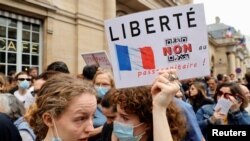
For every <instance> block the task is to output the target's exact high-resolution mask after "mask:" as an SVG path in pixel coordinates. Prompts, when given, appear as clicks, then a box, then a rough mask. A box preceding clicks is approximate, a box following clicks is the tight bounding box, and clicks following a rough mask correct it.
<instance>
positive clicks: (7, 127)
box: [0, 112, 22, 141]
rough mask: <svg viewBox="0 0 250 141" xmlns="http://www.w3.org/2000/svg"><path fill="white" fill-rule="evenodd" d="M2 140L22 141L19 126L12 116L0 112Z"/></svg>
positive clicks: (0, 140)
mask: <svg viewBox="0 0 250 141" xmlns="http://www.w3.org/2000/svg"><path fill="white" fill-rule="evenodd" d="M0 141H22V138H21V136H20V134H19V131H18V129H17V127H16V126H15V125H14V124H13V123H12V122H11V120H10V118H9V117H8V116H7V115H6V114H4V113H1V112H0Z"/></svg>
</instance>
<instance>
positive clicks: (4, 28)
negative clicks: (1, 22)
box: [0, 26, 6, 37]
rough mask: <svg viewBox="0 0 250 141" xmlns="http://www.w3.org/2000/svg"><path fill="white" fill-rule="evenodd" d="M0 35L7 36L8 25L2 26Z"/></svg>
mask: <svg viewBox="0 0 250 141" xmlns="http://www.w3.org/2000/svg"><path fill="white" fill-rule="evenodd" d="M0 37H6V27H4V26H0Z"/></svg>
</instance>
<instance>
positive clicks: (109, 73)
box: [93, 67, 115, 88]
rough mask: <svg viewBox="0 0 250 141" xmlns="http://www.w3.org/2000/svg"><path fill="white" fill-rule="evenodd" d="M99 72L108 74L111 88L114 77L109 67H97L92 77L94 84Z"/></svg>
mask: <svg viewBox="0 0 250 141" xmlns="http://www.w3.org/2000/svg"><path fill="white" fill-rule="evenodd" d="M100 74H107V75H108V78H109V79H110V82H111V83H110V84H111V88H114V86H115V83H114V77H113V73H112V71H111V70H109V69H104V68H100V67H99V68H98V70H97V72H96V74H95V76H94V78H93V83H94V84H95V81H96V77H97V76H98V75H100Z"/></svg>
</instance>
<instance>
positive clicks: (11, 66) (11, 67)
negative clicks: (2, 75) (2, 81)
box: [7, 65, 16, 73]
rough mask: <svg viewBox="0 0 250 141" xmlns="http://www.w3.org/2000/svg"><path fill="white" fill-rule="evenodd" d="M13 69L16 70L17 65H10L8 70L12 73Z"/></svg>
mask: <svg viewBox="0 0 250 141" xmlns="http://www.w3.org/2000/svg"><path fill="white" fill-rule="evenodd" d="M11 71H12V72H16V65H8V67H7V72H8V73H10V72H11Z"/></svg>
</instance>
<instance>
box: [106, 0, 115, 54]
mask: <svg viewBox="0 0 250 141" xmlns="http://www.w3.org/2000/svg"><path fill="white" fill-rule="evenodd" d="M103 4H104V20H107V19H111V18H115V17H116V0H104V2H103ZM104 33H105V32H104ZM104 49H105V50H108V42H107V38H106V35H104Z"/></svg>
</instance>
